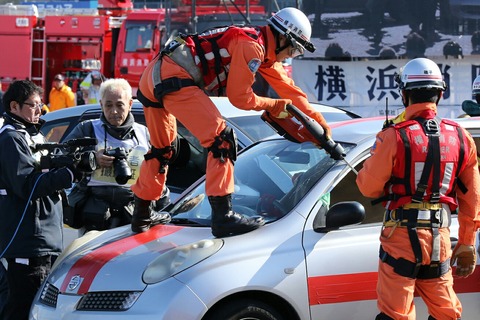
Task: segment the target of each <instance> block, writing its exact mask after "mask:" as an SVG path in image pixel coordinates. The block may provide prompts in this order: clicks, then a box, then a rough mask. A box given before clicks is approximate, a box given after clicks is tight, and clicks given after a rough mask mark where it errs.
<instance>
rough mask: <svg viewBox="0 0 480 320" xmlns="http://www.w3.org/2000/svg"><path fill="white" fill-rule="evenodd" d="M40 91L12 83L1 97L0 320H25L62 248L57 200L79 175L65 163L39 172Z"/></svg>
mask: <svg viewBox="0 0 480 320" xmlns="http://www.w3.org/2000/svg"><path fill="white" fill-rule="evenodd" d="M42 93H43V90H42V88H40V87H38V86H36V85H35V84H34V83H33V82H31V81H26V80H21V81H15V82H13V83H12V84H11V85H10V86H9V88H8V90H7V91H6V92H5V95H4V96H3V105H4V108H5V113H4V118H5V122H4V124H3V126H2V128H1V129H0V154H1V155H2V157H0V207H1V208H2V210H0V221H1V223H0V258H5V260H6V261H7V281H8V289H9V294H8V298H7V301H6V304H5V308H4V309H3V310H2V312H1V314H0V318H1V319H3V320H5V319H7V320H8V319H16V320H18V319H20V320H21V319H27V318H28V313H29V310H30V305H31V303H32V301H33V298H34V296H35V294H36V293H37V291H38V289H39V287H40V285H41V283H42V282H43V280H44V279H45V278H46V277H47V275H48V274H49V272H50V268H51V266H52V264H53V262H54V261H55V259H56V257H57V256H58V255H59V254H60V253H61V251H62V250H63V244H62V243H63V242H62V240H63V231H62V225H63V224H62V197H61V196H60V191H62V190H63V189H65V188H70V187H71V185H72V181H75V180H77V179H80V178H81V175H82V174H81V173H79V172H78V170H77V169H76V168H75V166H74V165H70V166H69V168H66V167H62V168H56V169H51V170H44V171H43V172H42V170H41V168H40V164H39V160H40V156H41V154H40V153H39V152H35V153H34V152H33V151H32V149H31V148H32V147H33V146H34V145H35V144H36V143H43V142H45V141H44V137H43V136H42V135H41V134H40V133H39V128H40V126H41V125H42V123H43V120H40V115H41V108H42V106H43V103H42V101H41V96H42Z"/></svg>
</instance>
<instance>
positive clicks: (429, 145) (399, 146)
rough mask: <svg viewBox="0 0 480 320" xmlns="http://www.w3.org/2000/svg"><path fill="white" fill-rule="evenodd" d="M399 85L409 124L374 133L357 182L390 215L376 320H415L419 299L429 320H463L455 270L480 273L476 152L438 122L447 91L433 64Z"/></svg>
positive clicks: (413, 69) (401, 78) (425, 62)
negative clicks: (479, 264)
mask: <svg viewBox="0 0 480 320" xmlns="http://www.w3.org/2000/svg"><path fill="white" fill-rule="evenodd" d="M397 82H398V85H399V88H400V90H401V92H402V99H403V103H404V105H405V106H406V110H405V120H404V121H401V122H398V123H396V124H393V125H391V126H389V127H387V128H385V129H384V130H382V131H381V132H379V133H378V134H377V139H376V142H375V145H374V146H373V147H372V149H371V157H370V158H369V159H367V160H366V161H365V163H364V166H363V168H362V170H360V172H359V173H358V177H357V184H358V187H359V189H360V191H361V192H362V193H363V195H364V196H366V197H371V198H377V199H376V200H374V201H378V202H380V201H383V204H384V206H385V208H386V213H385V219H384V227H383V229H382V232H381V235H380V244H381V246H380V260H379V268H378V284H377V295H378V303H377V305H378V308H379V309H380V314H379V315H378V316H377V317H376V318H375V319H377V320H383V319H395V320H398V319H409V320H413V319H415V306H414V304H413V298H414V292H416V293H418V294H419V295H420V296H421V297H422V298H423V300H424V301H425V303H426V305H427V307H428V311H429V314H430V317H429V319H430V320H433V319H437V320H447V319H448V320H451V319H460V318H461V315H462V306H461V303H460V301H459V300H458V298H457V296H456V294H455V292H454V290H453V277H452V269H451V265H454V263H455V262H456V265H457V266H456V271H455V274H456V275H457V276H461V277H466V276H469V275H470V274H472V273H473V271H474V269H475V264H476V255H475V231H476V223H478V215H477V214H478V212H479V210H480V178H479V172H478V169H477V157H476V147H475V144H474V142H473V139H472V137H471V136H470V134H469V133H468V132H467V131H466V130H464V129H463V128H461V127H460V126H459V125H458V124H456V123H455V122H453V121H449V120H445V119H444V120H440V119H439V118H438V117H436V114H437V104H438V102H439V100H440V98H441V97H442V94H443V91H444V90H445V88H446V85H445V83H444V81H443V79H442V74H441V72H440V69H439V68H438V66H437V65H436V64H435V63H434V62H433V61H431V60H429V59H425V58H417V59H413V60H411V61H409V62H408V63H407V64H406V65H405V66H404V68H402V70H401V72H400V74H399V75H398V76H397ZM457 208H458V222H459V232H458V243H457V245H456V246H455V249H454V250H453V254H452V251H451V243H450V231H449V228H448V227H449V222H450V214H451V212H452V211H454V210H456V209H457Z"/></svg>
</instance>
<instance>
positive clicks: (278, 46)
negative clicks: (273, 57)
mask: <svg viewBox="0 0 480 320" xmlns="http://www.w3.org/2000/svg"><path fill="white" fill-rule="evenodd" d="M284 37H285V44H284V45H283V46H280V34H278V35H277V36H276V37H275V43H276V49H275V54H279V53H280V52H282V51H283V50H285V49H286V48H288V47H289V46H290V44H291V41H290V39H289V38H288V36H287V35H284Z"/></svg>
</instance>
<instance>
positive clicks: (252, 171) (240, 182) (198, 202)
mask: <svg viewBox="0 0 480 320" xmlns="http://www.w3.org/2000/svg"><path fill="white" fill-rule="evenodd" d="M260 146H261V147H260ZM260 146H256V147H255V148H248V149H246V150H245V151H244V152H243V153H242V155H241V157H239V158H238V159H237V161H236V162H235V191H234V193H233V195H232V204H233V209H234V210H235V211H236V212H239V213H242V214H245V215H247V216H253V215H259V214H260V215H262V216H264V217H265V219H266V220H267V221H273V220H276V219H278V218H280V217H282V216H283V215H285V214H286V213H288V212H290V211H291V210H292V209H293V208H294V207H295V206H296V205H297V204H298V202H299V201H300V200H301V199H302V198H303V197H304V196H305V194H307V193H308V192H309V191H310V190H311V189H312V188H313V186H314V185H315V184H316V183H317V182H318V181H319V180H320V179H321V178H322V177H323V176H324V175H325V173H326V172H328V171H329V170H330V169H331V168H332V166H334V165H335V160H333V159H331V158H330V156H329V155H328V154H327V153H326V152H325V151H324V150H322V149H319V148H318V147H316V146H314V145H313V144H312V143H310V142H306V143H302V144H298V143H292V142H290V141H287V140H270V141H266V142H263V143H261V144H260ZM351 147H352V146H351V145H344V148H345V150H346V151H347V152H348V150H350V148H351ZM205 198H206V197H205V188H204V183H202V184H200V185H199V186H197V187H196V188H195V189H193V190H192V191H191V192H190V193H189V194H187V195H186V196H185V197H184V198H183V199H182V200H181V201H179V202H177V203H176V204H175V206H174V207H173V208H172V209H171V214H172V216H173V217H174V218H175V219H187V220H189V221H192V220H209V219H210V211H211V210H210V208H209V206H210V205H209V203H208V201H206V199H205Z"/></svg>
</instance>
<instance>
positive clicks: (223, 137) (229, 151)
mask: <svg viewBox="0 0 480 320" xmlns="http://www.w3.org/2000/svg"><path fill="white" fill-rule="evenodd" d="M224 141H227V142H228V144H229V147H228V148H225V147H222V144H223V142H224ZM208 151H209V152H211V153H212V154H213V157H214V158H220V162H222V163H224V162H225V158H229V159H230V160H231V161H232V163H235V161H236V160H237V135H236V134H235V131H234V130H233V129H232V128H230V127H225V129H223V131H222V132H221V133H220V135H218V136H216V137H215V141H214V142H213V143H212V145H211V146H210V147H208Z"/></svg>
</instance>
